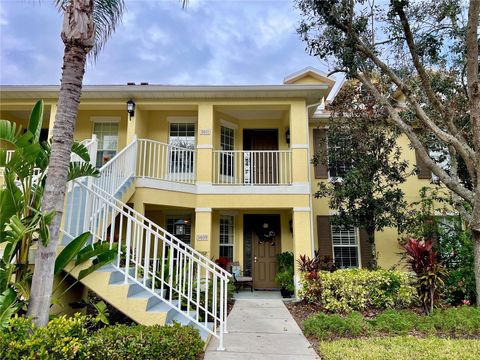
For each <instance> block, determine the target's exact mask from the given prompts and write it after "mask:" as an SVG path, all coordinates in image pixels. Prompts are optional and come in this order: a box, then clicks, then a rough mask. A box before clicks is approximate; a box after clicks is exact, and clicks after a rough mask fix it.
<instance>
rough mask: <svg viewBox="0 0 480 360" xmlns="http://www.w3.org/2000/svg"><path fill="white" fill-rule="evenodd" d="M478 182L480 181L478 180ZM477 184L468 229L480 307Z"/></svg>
mask: <svg viewBox="0 0 480 360" xmlns="http://www.w3.org/2000/svg"><path fill="white" fill-rule="evenodd" d="M478 182H479V183H480V181H478ZM478 185H480V184H478ZM478 185H477V188H476V190H475V202H474V204H473V211H472V221H471V223H470V229H471V230H472V238H473V254H474V260H473V261H474V272H475V288H476V294H477V306H478V307H480V187H479V186H478Z"/></svg>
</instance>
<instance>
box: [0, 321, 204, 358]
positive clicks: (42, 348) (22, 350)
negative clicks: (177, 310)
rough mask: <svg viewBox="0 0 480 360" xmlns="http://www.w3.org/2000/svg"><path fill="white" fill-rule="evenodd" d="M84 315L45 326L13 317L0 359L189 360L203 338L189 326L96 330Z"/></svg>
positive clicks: (2, 337) (0, 344) (0, 338)
mask: <svg viewBox="0 0 480 360" xmlns="http://www.w3.org/2000/svg"><path fill="white" fill-rule="evenodd" d="M96 326H97V324H96V323H95V322H94V320H93V319H92V318H90V317H88V316H84V315H80V314H76V315H75V316H73V317H70V318H67V317H66V316H60V317H58V318H55V319H53V320H51V321H50V322H49V323H48V326H47V327H45V328H36V327H35V326H34V325H33V323H32V321H31V320H30V319H27V318H23V317H14V318H12V319H11V320H10V323H9V326H8V327H7V329H5V330H4V331H2V332H0V359H2V360H10V359H11V360H13V359H15V360H17V359H42V360H43V359H45V360H47V359H48V360H50V359H52V360H53V359H60V360H73V359H113V360H115V359H132V360H135V359H139V360H140V359H142V360H143V359H182V360H183V359H195V358H196V357H197V356H198V355H199V354H200V353H201V352H202V351H203V346H204V342H203V341H202V339H201V338H200V335H199V333H198V330H196V329H194V328H192V327H182V326H181V325H179V324H174V325H173V326H158V325H155V326H143V325H134V326H128V325H115V326H108V327H104V328H101V329H99V330H97V329H96Z"/></svg>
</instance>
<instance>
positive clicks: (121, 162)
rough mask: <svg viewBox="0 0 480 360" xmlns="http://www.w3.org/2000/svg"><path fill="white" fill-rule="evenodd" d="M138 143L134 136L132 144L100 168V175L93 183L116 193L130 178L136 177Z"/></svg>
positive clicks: (111, 193) (106, 190)
mask: <svg viewBox="0 0 480 360" xmlns="http://www.w3.org/2000/svg"><path fill="white" fill-rule="evenodd" d="M137 144H138V142H137V139H136V138H134V139H133V140H132V142H130V144H128V145H127V146H125V147H124V148H123V149H122V150H120V151H119V152H118V153H117V154H116V155H115V156H114V157H113V158H111V159H110V160H109V161H108V162H107V163H106V164H105V165H103V166H102V167H101V168H100V169H99V173H100V175H99V176H98V177H97V178H95V179H94V180H93V184H95V185H96V186H98V187H99V188H101V189H102V190H104V191H105V192H106V193H107V194H109V195H115V194H116V193H117V192H118V191H119V190H120V189H121V188H122V186H123V185H125V183H126V182H127V181H128V180H129V179H130V178H132V177H135V173H136V166H137ZM112 177H113V178H112Z"/></svg>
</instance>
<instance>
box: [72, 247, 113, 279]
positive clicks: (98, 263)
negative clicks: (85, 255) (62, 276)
mask: <svg viewBox="0 0 480 360" xmlns="http://www.w3.org/2000/svg"><path fill="white" fill-rule="evenodd" d="M116 255H117V252H116V251H115V250H113V249H112V250H109V251H107V252H105V253H103V254H100V255H98V256H97V257H96V258H95V259H93V262H92V265H90V266H89V267H88V268H86V269H84V270H82V271H80V273H79V274H78V280H79V281H80V280H82V279H83V278H85V277H86V276H88V275H90V274H91V273H93V272H94V271H96V270H98V269H100V268H101V267H102V266H105V265H108V264H110V263H111V262H112V261H113V260H114V259H115V256H116Z"/></svg>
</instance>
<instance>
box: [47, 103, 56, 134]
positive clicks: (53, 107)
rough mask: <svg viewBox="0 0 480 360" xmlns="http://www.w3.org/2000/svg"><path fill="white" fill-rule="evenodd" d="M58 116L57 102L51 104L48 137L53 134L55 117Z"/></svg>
mask: <svg viewBox="0 0 480 360" xmlns="http://www.w3.org/2000/svg"><path fill="white" fill-rule="evenodd" d="M56 116H57V104H52V105H50V120H49V121H48V139H51V138H52V136H53V125H54V124H55V117H56Z"/></svg>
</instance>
